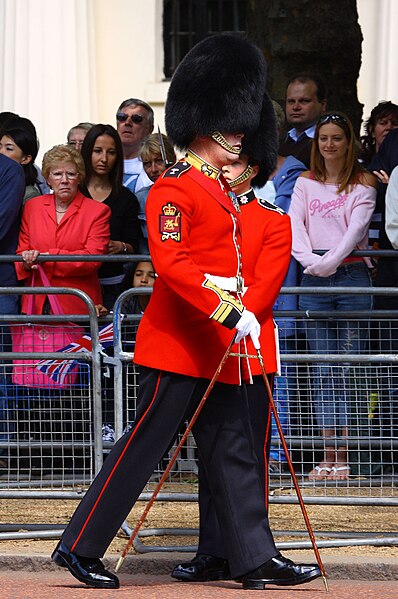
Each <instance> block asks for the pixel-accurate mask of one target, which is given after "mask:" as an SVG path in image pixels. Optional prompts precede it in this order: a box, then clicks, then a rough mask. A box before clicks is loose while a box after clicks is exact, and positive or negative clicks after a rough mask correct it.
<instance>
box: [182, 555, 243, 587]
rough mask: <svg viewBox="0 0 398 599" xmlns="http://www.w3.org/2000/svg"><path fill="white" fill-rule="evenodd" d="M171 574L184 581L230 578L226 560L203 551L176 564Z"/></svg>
mask: <svg viewBox="0 0 398 599" xmlns="http://www.w3.org/2000/svg"><path fill="white" fill-rule="evenodd" d="M171 576H172V577H173V578H176V579H177V580H182V581H184V582H206V581H208V580H230V579H231V574H230V571H229V567H228V562H227V560H225V559H222V558H221V557H214V556H213V555H206V554H204V553H200V554H199V555H197V556H196V557H194V558H193V560H191V561H190V562H185V563H184V564H178V566H176V567H175V568H174V570H173V571H172V573H171Z"/></svg>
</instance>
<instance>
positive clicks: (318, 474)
mask: <svg viewBox="0 0 398 599" xmlns="http://www.w3.org/2000/svg"><path fill="white" fill-rule="evenodd" d="M332 470H333V468H329V466H315V468H314V469H313V470H311V472H309V473H308V480H323V479H325V478H328V477H329V475H330V473H331V471H332Z"/></svg>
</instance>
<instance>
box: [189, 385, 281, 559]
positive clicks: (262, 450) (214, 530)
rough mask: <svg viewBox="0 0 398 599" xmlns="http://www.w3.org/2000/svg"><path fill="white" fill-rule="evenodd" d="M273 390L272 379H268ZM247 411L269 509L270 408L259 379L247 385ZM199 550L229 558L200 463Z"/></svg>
mask: <svg viewBox="0 0 398 599" xmlns="http://www.w3.org/2000/svg"><path fill="white" fill-rule="evenodd" d="M268 378H269V381H270V386H271V388H272V386H273V378H274V377H273V375H269V377H268ZM246 392H247V400H248V409H249V415H250V423H251V428H252V435H253V446H254V452H255V455H256V457H257V468H258V476H259V481H260V483H261V486H262V497H263V501H264V505H265V507H266V509H267V508H268V458H269V450H270V443H271V421H270V404H269V399H268V395H267V390H266V388H265V384H264V380H263V378H262V376H255V377H253V384H252V385H246ZM199 514H200V527H199V547H198V554H199V553H205V554H207V555H214V556H216V557H221V558H226V557H227V555H228V552H227V549H226V546H225V544H224V540H223V535H222V534H221V529H220V524H219V521H218V517H217V511H216V508H215V504H214V501H213V499H212V495H211V491H210V485H209V481H208V478H207V475H206V471H205V469H204V468H202V467H201V462H200V463H199Z"/></svg>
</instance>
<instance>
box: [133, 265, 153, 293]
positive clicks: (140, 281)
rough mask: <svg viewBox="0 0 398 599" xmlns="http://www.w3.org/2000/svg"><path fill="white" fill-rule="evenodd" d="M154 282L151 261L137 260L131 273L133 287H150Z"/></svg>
mask: <svg viewBox="0 0 398 599" xmlns="http://www.w3.org/2000/svg"><path fill="white" fill-rule="evenodd" d="M154 282H155V270H154V268H153V265H152V262H138V264H137V266H136V269H135V271H134V275H133V287H152V286H153V284H154Z"/></svg>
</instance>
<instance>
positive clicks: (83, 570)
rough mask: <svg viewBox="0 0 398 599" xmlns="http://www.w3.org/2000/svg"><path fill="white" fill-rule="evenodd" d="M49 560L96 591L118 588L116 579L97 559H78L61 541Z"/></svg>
mask: <svg viewBox="0 0 398 599" xmlns="http://www.w3.org/2000/svg"><path fill="white" fill-rule="evenodd" d="M51 559H52V560H53V561H54V562H55V563H56V564H58V566H61V568H68V570H69V572H70V573H71V574H72V576H74V577H75V578H77V580H80V582H84V584H87V585H88V586H89V587H95V588H96V589H118V588H119V579H118V577H117V576H115V575H114V574H112V573H111V572H108V570H105V566H104V564H103V563H102V562H101V560H100V559H99V558H95V557H80V556H78V555H76V554H75V553H72V552H71V551H69V549H68V548H67V547H66V546H65V545H64V543H63V542H62V541H60V542H59V543H58V545H57V547H56V548H55V550H54V553H53V554H52V556H51Z"/></svg>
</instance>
